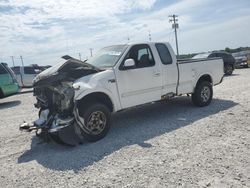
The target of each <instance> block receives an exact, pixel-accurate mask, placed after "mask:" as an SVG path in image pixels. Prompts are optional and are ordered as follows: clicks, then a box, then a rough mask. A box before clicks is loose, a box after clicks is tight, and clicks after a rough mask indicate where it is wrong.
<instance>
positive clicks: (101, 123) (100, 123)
mask: <svg viewBox="0 0 250 188" xmlns="http://www.w3.org/2000/svg"><path fill="white" fill-rule="evenodd" d="M106 121H107V119H106V116H105V114H104V113H103V112H101V111H96V112H93V113H92V114H91V115H90V116H89V118H88V121H87V128H88V129H89V130H90V131H91V133H92V134H94V135H97V134H100V133H101V132H102V131H103V130H104V128H105V126H106Z"/></svg>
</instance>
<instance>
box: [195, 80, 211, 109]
mask: <svg viewBox="0 0 250 188" xmlns="http://www.w3.org/2000/svg"><path fill="white" fill-rule="evenodd" d="M212 98H213V88H212V84H211V83H210V82H208V81H202V82H199V83H198V84H197V86H196V88H195V91H194V93H193V94H192V101H193V103H194V104H195V105H196V106H199V107H203V106H207V105H209V104H210V103H211V101H212Z"/></svg>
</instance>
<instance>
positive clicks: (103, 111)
mask: <svg viewBox="0 0 250 188" xmlns="http://www.w3.org/2000/svg"><path fill="white" fill-rule="evenodd" d="M79 112H80V116H81V117H82V119H83V120H82V121H84V122H82V125H81V126H80V127H81V134H82V136H83V137H84V138H86V140H88V141H90V142H95V141H98V140H100V139H102V138H103V137H105V136H106V134H107V133H108V131H109V129H110V124H111V121H110V119H111V118H110V116H111V113H110V110H109V108H108V107H107V106H105V105H104V104H101V103H94V104H90V105H87V106H86V107H85V109H84V110H82V111H81V110H79ZM82 126H83V127H82Z"/></svg>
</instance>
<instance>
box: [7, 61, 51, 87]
mask: <svg viewBox="0 0 250 188" xmlns="http://www.w3.org/2000/svg"><path fill="white" fill-rule="evenodd" d="M49 67H50V66H38V65H29V66H15V67H11V69H12V70H13V72H14V73H15V76H16V80H17V82H18V85H19V86H20V87H32V86H33V79H34V78H35V77H36V75H37V74H39V73H40V72H42V71H43V70H45V69H47V68H49Z"/></svg>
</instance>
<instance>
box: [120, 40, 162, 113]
mask: <svg viewBox="0 0 250 188" xmlns="http://www.w3.org/2000/svg"><path fill="white" fill-rule="evenodd" d="M126 59H133V60H134V61H135V66H133V67H129V68H125V67H124V62H125V60H126ZM116 77H117V83H118V90H119V97H120V101H121V105H122V108H128V107H132V106H136V105H140V104H144V103H148V102H152V101H156V100H160V98H161V89H162V87H161V86H162V84H161V83H162V77H161V72H160V68H159V64H157V63H156V62H155V60H154V57H153V54H152V51H151V49H150V47H149V45H147V44H141V45H134V46H132V47H131V49H130V50H129V52H128V53H127V54H126V56H125V58H124V60H123V61H122V63H121V64H120V66H119V69H118V70H117V72H116Z"/></svg>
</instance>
